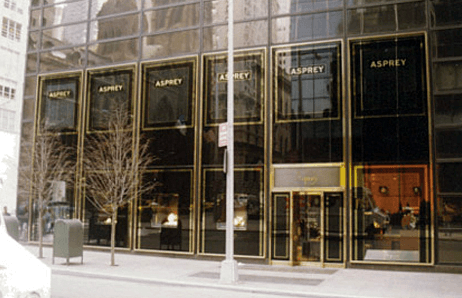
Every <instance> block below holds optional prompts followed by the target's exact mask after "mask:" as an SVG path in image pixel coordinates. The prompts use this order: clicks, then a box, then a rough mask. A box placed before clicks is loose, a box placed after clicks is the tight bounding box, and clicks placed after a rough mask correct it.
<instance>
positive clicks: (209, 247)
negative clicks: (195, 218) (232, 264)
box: [200, 169, 263, 256]
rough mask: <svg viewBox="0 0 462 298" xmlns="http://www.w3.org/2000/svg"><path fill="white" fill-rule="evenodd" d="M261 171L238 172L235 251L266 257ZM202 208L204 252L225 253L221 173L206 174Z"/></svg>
mask: <svg viewBox="0 0 462 298" xmlns="http://www.w3.org/2000/svg"><path fill="white" fill-rule="evenodd" d="M262 174H263V173H262V171H261V169H249V170H238V169H235V173H234V177H235V181H236V186H235V196H234V211H235V212H234V219H233V223H234V227H235V238H234V239H235V241H234V252H235V253H236V254H237V255H251V256H261V255H262V254H263V248H262V245H263V201H262V199H263V198H262V195H261V194H262V190H263V188H262V187H263V180H262V179H263V175H262ZM204 176H205V182H204V183H205V185H204V194H203V199H202V205H201V248H200V251H201V252H203V253H216V254H223V253H225V242H226V241H225V233H226V231H225V229H224V226H225V222H226V207H225V205H226V204H225V197H226V186H225V184H226V177H225V174H223V172H222V171H221V170H218V171H215V170H207V171H205V174H204Z"/></svg>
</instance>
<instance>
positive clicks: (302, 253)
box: [271, 191, 344, 265]
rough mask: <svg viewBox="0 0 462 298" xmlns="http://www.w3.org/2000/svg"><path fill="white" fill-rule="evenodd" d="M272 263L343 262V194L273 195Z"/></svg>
mask: <svg viewBox="0 0 462 298" xmlns="http://www.w3.org/2000/svg"><path fill="white" fill-rule="evenodd" d="M272 197H273V207H272V255H271V257H272V259H273V260H280V261H288V262H290V263H291V264H292V265H301V264H303V263H322V264H323V263H325V262H337V263H338V262H343V231H344V230H343V212H344V210H343V193H341V192H309V191H306V192H304V191H293V192H280V193H273V196H272Z"/></svg>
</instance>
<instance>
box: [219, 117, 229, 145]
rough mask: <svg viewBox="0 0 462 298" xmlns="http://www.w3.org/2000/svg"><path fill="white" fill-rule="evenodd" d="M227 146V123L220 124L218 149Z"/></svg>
mask: <svg viewBox="0 0 462 298" xmlns="http://www.w3.org/2000/svg"><path fill="white" fill-rule="evenodd" d="M226 146H228V123H227V122H225V123H221V124H220V126H219V127H218V147H226Z"/></svg>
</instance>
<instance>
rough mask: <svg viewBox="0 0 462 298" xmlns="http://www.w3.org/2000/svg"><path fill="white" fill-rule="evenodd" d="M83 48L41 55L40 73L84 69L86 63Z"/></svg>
mask: <svg viewBox="0 0 462 298" xmlns="http://www.w3.org/2000/svg"><path fill="white" fill-rule="evenodd" d="M84 57H85V50H84V48H83V47H78V48H70V49H60V50H55V51H49V52H42V53H40V71H41V72H43V71H53V70H64V69H74V68H82V66H83V63H84V62H85V58H84Z"/></svg>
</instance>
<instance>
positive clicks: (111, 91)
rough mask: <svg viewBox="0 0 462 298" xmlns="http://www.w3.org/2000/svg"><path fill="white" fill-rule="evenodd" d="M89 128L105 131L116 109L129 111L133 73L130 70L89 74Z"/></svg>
mask: <svg viewBox="0 0 462 298" xmlns="http://www.w3.org/2000/svg"><path fill="white" fill-rule="evenodd" d="M89 80H90V99H89V100H90V128H91V129H93V130H103V129H107V126H108V120H109V118H108V117H110V115H111V113H112V112H114V111H115V110H116V109H120V108H126V109H127V110H128V111H130V110H131V102H132V98H131V97H132V84H133V72H132V71H131V70H123V71H114V72H108V73H96V74H90V79H89Z"/></svg>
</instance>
